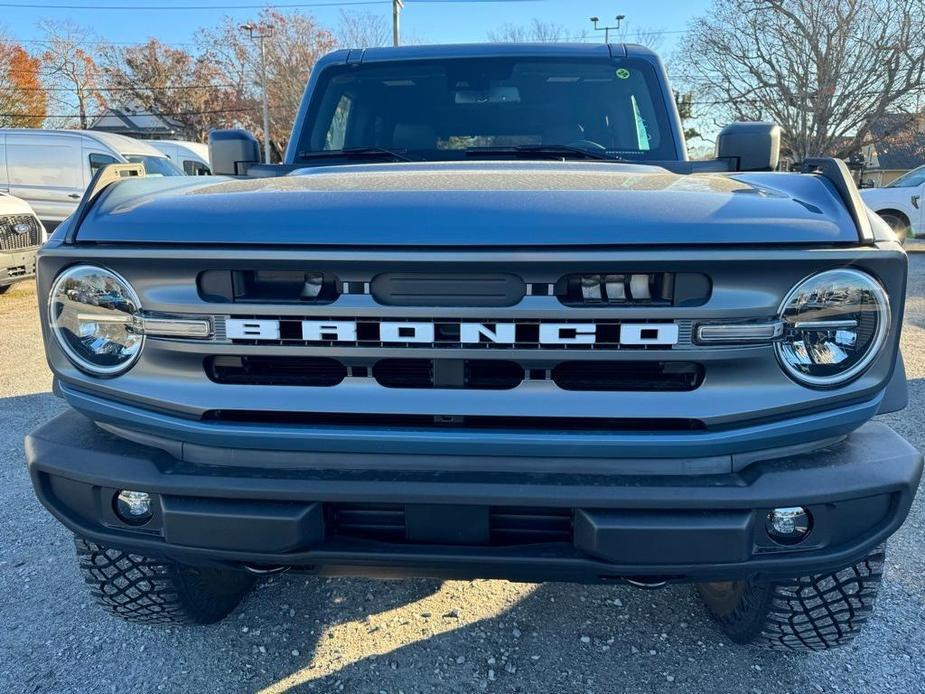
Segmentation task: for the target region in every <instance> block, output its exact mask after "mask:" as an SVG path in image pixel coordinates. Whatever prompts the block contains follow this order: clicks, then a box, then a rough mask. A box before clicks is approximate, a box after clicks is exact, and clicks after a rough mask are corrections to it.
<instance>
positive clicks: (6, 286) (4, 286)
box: [0, 284, 13, 294]
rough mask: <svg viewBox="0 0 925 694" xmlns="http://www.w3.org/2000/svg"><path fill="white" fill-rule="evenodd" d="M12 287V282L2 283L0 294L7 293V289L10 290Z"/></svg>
mask: <svg viewBox="0 0 925 694" xmlns="http://www.w3.org/2000/svg"><path fill="white" fill-rule="evenodd" d="M12 288H13V285H12V284H4V285H2V286H0V294H6V293H7V292H8V291H10V290H11V289H12Z"/></svg>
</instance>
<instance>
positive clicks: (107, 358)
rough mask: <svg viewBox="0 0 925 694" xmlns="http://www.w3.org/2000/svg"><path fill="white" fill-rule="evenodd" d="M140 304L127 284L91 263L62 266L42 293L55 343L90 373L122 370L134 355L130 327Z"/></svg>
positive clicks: (135, 335)
mask: <svg viewBox="0 0 925 694" xmlns="http://www.w3.org/2000/svg"><path fill="white" fill-rule="evenodd" d="M140 308H141V307H140V306H139V301H138V297H137V296H136V294H135V292H134V291H133V290H132V288H131V286H130V285H129V284H128V282H126V281H125V280H124V279H122V278H121V277H119V276H118V275H117V274H115V273H114V272H111V271H109V270H104V269H103V268H98V267H93V266H91V265H78V266H75V267H72V268H69V269H68V270H65V271H64V272H63V273H61V275H59V276H58V279H57V280H55V284H54V286H53V287H52V289H51V294H50V295H49V297H48V317H49V321H50V322H51V328H52V332H54V334H55V337H56V338H57V340H58V344H60V345H61V348H62V349H63V350H64V352H65V354H67V356H68V357H69V358H70V359H71V361H73V362H74V364H76V365H77V366H78V367H80V368H81V369H83V370H85V371H88V372H89V373H92V374H94V375H105V376H113V375H116V374H119V373H122V372H123V371H125V370H127V369H128V368H129V367H130V366H131V365H132V364H133V363H134V362H135V359H137V358H138V355H139V354H140V352H141V347H142V345H143V344H144V336H143V335H142V334H140V333H139V332H136V330H135V317H136V315H137V314H138V313H139V311H140Z"/></svg>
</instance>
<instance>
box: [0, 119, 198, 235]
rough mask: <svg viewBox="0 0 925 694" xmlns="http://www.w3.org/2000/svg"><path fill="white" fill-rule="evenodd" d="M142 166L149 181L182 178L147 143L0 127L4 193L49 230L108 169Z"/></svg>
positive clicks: (99, 134)
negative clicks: (108, 166)
mask: <svg viewBox="0 0 925 694" xmlns="http://www.w3.org/2000/svg"><path fill="white" fill-rule="evenodd" d="M127 162H131V163H140V164H144V167H145V171H146V172H147V174H148V175H149V176H151V175H155V176H156V175H161V176H182V175H183V172H182V171H181V170H180V169H179V168H178V167H177V166H175V165H174V164H173V162H171V161H170V159H169V158H168V157H167V156H166V155H164V154H163V153H162V152H160V151H158V150H157V149H155V148H154V147H152V146H151V145H149V144H147V143H146V142H141V141H139V140H134V139H132V138H130V137H125V136H123V135H114V134H112V133H103V132H96V131H93V130H39V129H34V128H33V129H25V128H22V129H17V128H0V192H2V193H10V194H11V195H15V196H16V197H18V198H22V199H23V200H25V201H26V202H28V203H29V204H30V205H31V206H32V209H33V210H35V213H36V214H37V215H38V217H39V219H40V220H42V223H43V224H44V225H45V228H46V229H48V230H49V231H51V230H52V229H54V228H55V227H56V226H58V224H60V223H61V222H62V221H64V220H65V219H66V218H67V217H68V216H69V215H70V214H71V213H72V212H73V211H74V210H75V209H76V208H77V203H78V202H79V201H80V198H81V197H82V196H83V193H84V189H85V188H86V187H87V185H89V183H90V179H91V178H93V174H94V173H96V171H97V170H98V169H99V168H100V167H103V166H105V165H106V164H115V163H127Z"/></svg>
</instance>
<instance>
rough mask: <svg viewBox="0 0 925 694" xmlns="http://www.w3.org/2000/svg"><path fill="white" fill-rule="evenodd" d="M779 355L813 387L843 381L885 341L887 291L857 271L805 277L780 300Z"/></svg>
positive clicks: (865, 364)
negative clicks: (780, 335)
mask: <svg viewBox="0 0 925 694" xmlns="http://www.w3.org/2000/svg"><path fill="white" fill-rule="evenodd" d="M780 317H781V319H783V321H784V334H783V339H782V340H781V341H780V342H778V343H777V345H776V348H777V355H778V358H779V359H780V361H781V364H782V365H783V366H784V369H785V370H786V371H787V373H788V374H790V376H791V377H793V378H794V379H795V380H797V381H800V382H801V383H804V384H807V385H814V386H822V387H824V386H833V385H838V384H840V383H845V382H847V381H848V380H850V379H852V378H854V377H855V376H857V375H859V374H860V373H861V372H863V371H864V369H866V368H867V367H868V366H869V365H870V364H871V362H872V361H873V360H874V358H875V357H876V356H877V354H878V353H879V351H880V349H881V348H882V347H883V345H884V343H885V342H886V336H887V333H888V332H889V326H890V306H889V300H888V298H887V295H886V292H885V291H884V289H883V287H882V286H880V283H879V282H877V281H876V280H875V279H874V278H873V277H871V276H870V275H868V274H866V273H864V272H860V271H858V270H849V269H845V270H829V271H827V272H822V273H819V274H818V275H814V276H812V277H809V278H807V279H805V280H803V281H802V282H801V283H800V284H798V285H797V286H796V287H794V288H793V290H791V292H790V294H789V295H788V296H787V298H786V299H785V300H784V303H783V304H782V305H781V312H780Z"/></svg>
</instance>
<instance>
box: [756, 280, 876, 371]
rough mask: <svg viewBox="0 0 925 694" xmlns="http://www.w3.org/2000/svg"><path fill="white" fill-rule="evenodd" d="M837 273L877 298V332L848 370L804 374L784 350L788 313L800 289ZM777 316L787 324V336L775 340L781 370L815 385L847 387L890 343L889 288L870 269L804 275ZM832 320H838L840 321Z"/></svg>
mask: <svg viewBox="0 0 925 694" xmlns="http://www.w3.org/2000/svg"><path fill="white" fill-rule="evenodd" d="M835 274H838V275H842V276H844V277H847V278H850V279H852V280H853V281H855V282H856V283H857V285H856V286H860V287H861V288H863V289H864V290H866V291H869V292H870V295H871V296H872V297H873V298H874V300H875V301H876V312H877V326H876V330H875V331H874V334H873V335H872V337H871V340H870V343H869V344H868V346H867V349H866V351H865V352H864V355H863V356H862V357H861V358H860V359H859V360H857V361H856V362H854V363H853V364H852V365H851V366H850V367H848V368H846V369H845V370H844V371H840V372H838V373H836V374H831V375H826V376H815V375H812V374H807V373H804V372H802V371H800V370H799V369H797V368H795V367H794V366H793V365H792V364H791V363H790V362H789V361H788V359H787V355H786V354H785V353H784V349H785V343H786V342H787V327H788V323H789V321H788V320H787V318H786V316H785V314H786V311H787V309H788V307H789V306H790V304H791V303H792V302H793V301H794V299H795V297H797V296H798V295H799V294H800V292H801V291H802V290H803V289H804V288H805V287H806V285H807V284H808V283H810V282H818V281H819V280H820V278H825V277H827V276H829V275H835ZM777 315H778V319H779V320H780V321H781V322H782V323H783V324H784V326H785V328H784V333H785V334H784V336H783V337H782V338H780V339H778V340H777V341H776V342H775V343H774V352H775V354H776V356H777V361H778V363H779V364H780V366H781V369H783V371H784V373H786V374H787V375H788V376H789V377H790V378H791V379H793V380H794V381H796V382H797V383H799V384H800V385H804V386H809V387H813V388H835V387H838V386H843V385H845V384H847V383H850V382H851V381H853V380H855V379H856V378H858V377H859V376H861V375H862V374H863V373H864V372H865V371H867V369H868V368H870V366H871V365H872V364H873V363H874V361H875V360H876V359H877V357H878V356H879V355H880V353H881V352H882V351H883V348H884V346H885V345H886V343H887V338H888V337H889V334H890V325H891V320H892V314H891V311H890V300H889V295H888V294H887V291H886V289H884V287H883V285H882V284H881V283H880V282H879V281H878V280H877V279H876V278H875V277H874V276H873V275H870V274H868V273H867V272H864V271H861V270H856V269H854V268H836V269H832V270H824V271H822V272H817V273H814V274H812V275H809V276H807V277H804V278H803V279H802V280H800V281H799V282H797V283H796V285H794V287H793V288H792V289H791V290H790V291H789V292H788V293H787V295H786V296H785V297H784V300H783V301H782V302H781V304H780V307H779V308H778V311H777ZM832 322H833V323H837V321H832Z"/></svg>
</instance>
